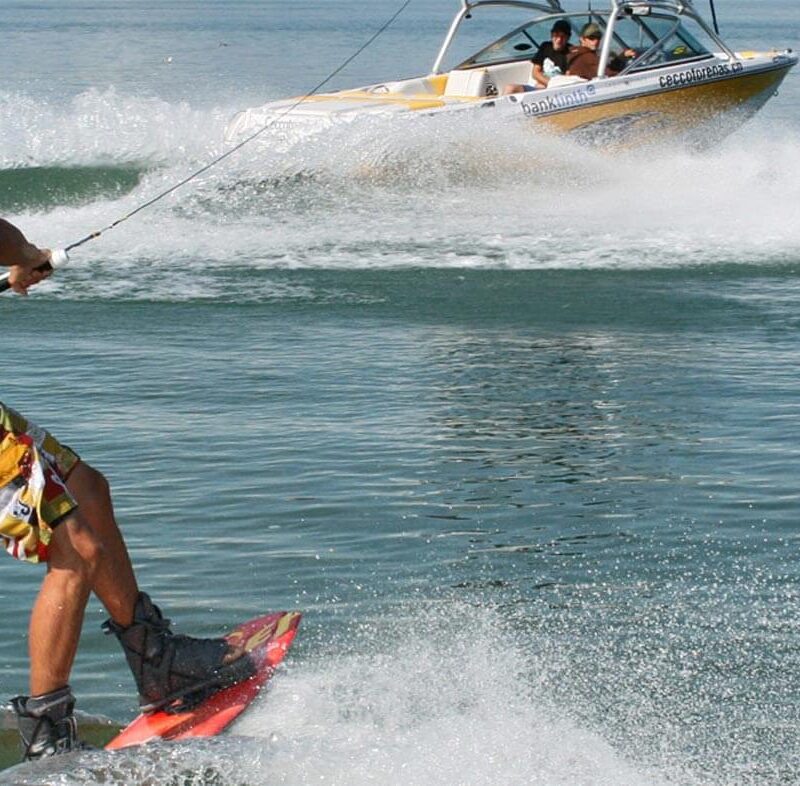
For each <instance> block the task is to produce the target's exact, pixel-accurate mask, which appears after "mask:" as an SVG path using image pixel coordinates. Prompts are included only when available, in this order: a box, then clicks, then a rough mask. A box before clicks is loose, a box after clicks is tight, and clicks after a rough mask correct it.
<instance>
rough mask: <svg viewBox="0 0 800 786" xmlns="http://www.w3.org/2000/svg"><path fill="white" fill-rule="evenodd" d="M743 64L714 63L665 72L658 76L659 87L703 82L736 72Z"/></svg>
mask: <svg viewBox="0 0 800 786" xmlns="http://www.w3.org/2000/svg"><path fill="white" fill-rule="evenodd" d="M743 68H744V66H743V65H742V64H741V63H739V62H735V63H716V64H714V65H712V66H705V67H704V68H690V69H689V70H688V71H678V73H677V74H665V75H664V76H662V77H659V80H658V83H659V84H660V85H661V87H677V86H678V85H692V84H694V83H695V82H705V81H706V80H707V79H717V78H718V77H721V76H728V75H730V74H738V73H739V71H741V70H742V69H743Z"/></svg>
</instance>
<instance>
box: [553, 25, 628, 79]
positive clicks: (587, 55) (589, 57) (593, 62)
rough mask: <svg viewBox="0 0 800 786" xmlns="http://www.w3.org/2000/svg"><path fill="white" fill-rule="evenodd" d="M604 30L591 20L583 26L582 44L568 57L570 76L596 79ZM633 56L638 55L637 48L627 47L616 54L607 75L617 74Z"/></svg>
mask: <svg viewBox="0 0 800 786" xmlns="http://www.w3.org/2000/svg"><path fill="white" fill-rule="evenodd" d="M602 39H603V31H602V30H601V29H600V28H599V27H598V26H597V25H596V24H595V23H594V22H589V23H588V24H586V25H584V26H583V27H582V28H581V34H580V42H581V43H580V46H576V47H575V48H574V49H572V51H571V52H570V53H569V56H568V57H567V60H568V68H567V71H566V73H567V74H568V75H569V76H579V77H580V78H581V79H594V78H595V77H596V76H597V70H598V68H599V67H600V55H599V54H598V50H599V49H600V41H602ZM631 57H636V50H634V49H626V50H625V51H624V52H623V53H622V54H621V55H614V56H613V57H612V58H611V60H609V63H608V66H607V68H606V76H616V75H617V74H618V73H619V72H620V71H622V69H623V68H625V66H626V65H627V63H628V60H629V59H630V58H631Z"/></svg>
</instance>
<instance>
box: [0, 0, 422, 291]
mask: <svg viewBox="0 0 800 786" xmlns="http://www.w3.org/2000/svg"><path fill="white" fill-rule="evenodd" d="M411 2H412V0H405V2H404V3H403V4H402V5H401V6H400V7H399V8H398V9H397V11H395V12H394V14H392V16H391V17H389V18H388V19H387V20H386V21H385V22H384V23H383V24H382V25H381V27H380V28H379V29H378V30H377V31H376V32H375V33H373V34H372V35H371V36H370V37H369V39H368V40H367V41H365V42H364V43H363V44H362V45H361V46H360V47H359V48H358V49H357V50H356V51H355V52H353V53H352V54H351V55H350V56H349V57H348V58H347V59H346V60H345V61H344V62H343V63H342V64H341V65H339V66H338V67H337V68H336V69H334V70H333V71H331V73H329V74H328V76H326V77H325V79H323V80H322V81H321V82H320V83H319V84H318V85H316V86H315V87H314V88H312V89H311V90H309V91H308V92H307V93H306V94H305V95H304V96H302V98H298V99H297V101H295V102H294V103H293V104H291V105H290V106H288V107H287V108H286V109H284V110H283V111H282V112H280V113H279V114H278V115H277V116H275V117H273V118H272V119H271V120H269V121H268V122H267V123H265V124H264V125H263V126H262V127H261V128H259V129H258V130H257V131H255V132H254V133H252V134H250V136H248V137H246V138H245V139H243V140H242V141H241V142H239V143H238V144H236V145H234V146H233V147H232V148H230V150H226V151H225V152H224V153H222V154H220V155H218V156H217V157H216V158H215V159H213V160H212V161H210V162H209V163H208V164H205V165H204V166H202V167H200V169H198V170H196V171H195V172H192V174H190V175H187V176H186V177H185V178H183V180H180V181H179V182H177V183H175V184H174V185H172V186H170V187H169V188H165V189H164V190H163V191H161V192H160V193H158V194H156V195H155V196H154V197H152V198H151V199H148V200H147V201H145V202H142V203H141V204H140V205H139V206H138V207H136V208H134V209H133V210H131V211H130V212H129V213H126V214H125V215H124V216H122V217H121V218H118V219H117V220H116V221H114V222H112V223H110V224H109V225H108V226H106V227H103V228H102V229H97V230H95V231H94V232H90V233H89V234H88V235H86V237H83V238H81V239H80V240H76V241H75V242H74V243H70V244H69V245H68V246H65V247H64V248H59V249H55V250H53V251H52V259H51V260H50V262H45V263H44V264H43V265H40V266H39V267H38V268H37V270H41V271H51V270H55V269H57V268H59V267H63V266H64V265H66V264H67V262H69V252H70V251H72V250H73V249H75V248H78V247H79V246H82V245H83V244H84V243H88V242H89V241H90V240H94V239H95V238H98V237H100V236H101V235H102V234H103V233H104V232H108V231H110V230H112V229H114V228H115V227H118V226H119V225H120V224H122V223H124V222H125V221H127V220H128V219H129V218H133V217H134V216H135V215H136V214H137V213H141V212H142V210H146V209H147V208H148V207H150V206H151V205H154V204H155V203H156V202H160V201H161V200H162V199H164V198H165V197H167V196H169V195H170V194H171V193H173V192H174V191H177V190H178V189H179V188H181V186H185V185H186V184H187V183H189V182H191V181H192V180H194V179H195V178H198V177H200V175H202V174H204V173H205V172H208V170H209V169H211V168H212V167H215V166H216V165H217V164H219V163H220V162H221V161H224V160H225V159H226V158H228V157H229V156H232V155H233V154H234V153H236V152H238V151H239V150H241V149H242V148H243V147H244V146H245V145H248V144H250V142H252V141H253V140H254V139H256V138H257V137H259V136H261V134H263V133H264V132H265V131H267V130H268V129H270V128H271V127H272V126H273V125H275V123H277V122H278V121H279V120H282V119H283V118H284V117H286V115H288V114H289V113H290V112H292V111H294V110H295V109H297V107H298V106H300V104H302V103H303V102H304V101H307V100H308V99H309V98H311V96H313V95H315V94H316V93H317V92H319V91H320V90H321V89H322V88H323V87H324V86H325V85H326V84H328V82H330V81H331V79H333V78H334V77H335V76H336V75H337V74H339V73H340V72H341V71H343V70H344V69H345V68H346V67H347V66H348V65H350V63H352V62H353V60H355V59H356V58H357V57H358V56H359V55H360V54H361V53H362V52H363V51H364V50H366V49H368V48H369V47H370V46H371V45H372V44H373V43H374V42H375V40H376V39H377V38H378V37H379V36H380V35H382V34H383V33H385V32H386V30H387V29H388V28H389V27H390V25H391V24H392V23H393V22H394V21H395V19H397V17H398V16H400V14H402V13H403V11H405V9H406V8H407V7H408V6H409V5H410V4H411ZM8 275H9V274H8V273H6V274H5V275H3V276H0V292H5V291H6V290H8V289H10V288H11V285H10V284H9V283H8Z"/></svg>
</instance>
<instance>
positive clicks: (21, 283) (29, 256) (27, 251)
mask: <svg viewBox="0 0 800 786" xmlns="http://www.w3.org/2000/svg"><path fill="white" fill-rule="evenodd" d="M49 261H50V251H49V250H48V249H46V248H37V247H36V246H34V245H33V243H29V242H28V240H27V239H26V237H25V235H23V234H22V232H20V231H19V229H17V228H16V227H15V226H14V225H13V224H9V223H8V221H6V220H5V219H2V218H0V265H5V266H7V267H8V268H10V270H9V273H8V283H9V285H10V286H11V289H13V290H14V291H15V292H17V293H19V294H20V295H27V294H28V287H32V286H33V285H34V284H38V283H39V282H40V281H41V280H42V279H43V278H47V277H48V276H49V275H50V273H51V272H52V271H50V270H37V269H36V268H38V267H40V266H41V265H44V264H46V263H47V262H49Z"/></svg>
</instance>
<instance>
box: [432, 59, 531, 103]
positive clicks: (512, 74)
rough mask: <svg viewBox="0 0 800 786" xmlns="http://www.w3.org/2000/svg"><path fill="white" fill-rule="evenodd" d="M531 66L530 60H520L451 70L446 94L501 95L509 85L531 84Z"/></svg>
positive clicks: (470, 95) (476, 96)
mask: <svg viewBox="0 0 800 786" xmlns="http://www.w3.org/2000/svg"><path fill="white" fill-rule="evenodd" d="M531 68H532V66H531V61H530V60H519V61H517V62H514V63H500V64H499V65H495V66H488V67H487V68H470V69H457V70H455V71H451V72H450V74H449V76H448V79H447V86H446V87H445V90H444V94H445V95H446V96H469V97H475V98H478V97H480V98H483V97H484V96H495V95H500V94H501V93H502V92H503V89H504V88H505V87H506V86H507V85H513V84H530V81H531Z"/></svg>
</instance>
